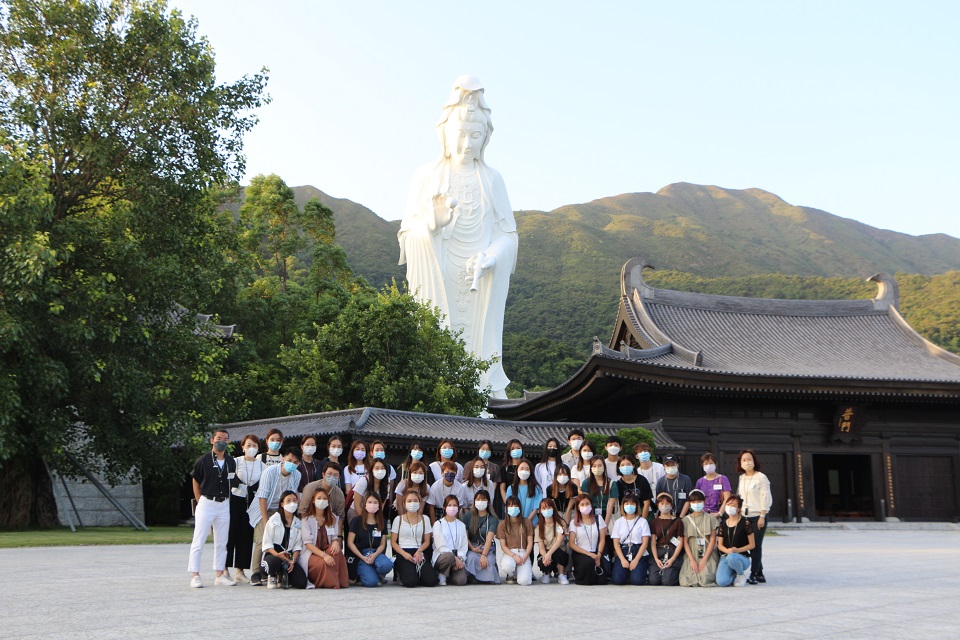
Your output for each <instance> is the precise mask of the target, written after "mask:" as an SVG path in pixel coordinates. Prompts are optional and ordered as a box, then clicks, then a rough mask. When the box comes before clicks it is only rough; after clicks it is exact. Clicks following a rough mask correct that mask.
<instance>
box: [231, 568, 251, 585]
mask: <svg viewBox="0 0 960 640" xmlns="http://www.w3.org/2000/svg"><path fill="white" fill-rule="evenodd" d="M233 580H234V582H250V578H248V577H247V574H245V573H244V572H243V569H237V570H236V571H234V572H233Z"/></svg>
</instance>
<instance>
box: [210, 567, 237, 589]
mask: <svg viewBox="0 0 960 640" xmlns="http://www.w3.org/2000/svg"><path fill="white" fill-rule="evenodd" d="M235 584H237V583H236V582H234V581H233V580H231V579H230V574H229V573H227V572H226V571H224V572H223V573H221V574H220V575H218V576H217V579H216V580H214V581H213V585H214V586H215V587H232V586H233V585H235Z"/></svg>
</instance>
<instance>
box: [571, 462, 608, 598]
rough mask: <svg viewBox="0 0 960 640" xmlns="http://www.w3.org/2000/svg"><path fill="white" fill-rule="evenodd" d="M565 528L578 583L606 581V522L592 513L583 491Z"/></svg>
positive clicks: (605, 582)
mask: <svg viewBox="0 0 960 640" xmlns="http://www.w3.org/2000/svg"><path fill="white" fill-rule="evenodd" d="M600 462H602V460H601V461H600ZM568 531H569V533H568V537H569V544H570V551H571V553H572V556H573V557H572V559H571V562H572V563H573V577H574V579H575V580H576V582H577V584H578V585H599V584H607V581H608V580H609V576H610V568H609V563H608V562H607V560H606V559H605V558H604V554H603V552H604V547H605V546H606V544H607V542H606V540H607V525H606V523H605V522H604V521H603V518H600V517H597V516H596V515H595V514H594V513H593V503H592V502H591V500H590V496H588V495H586V494H584V495H581V496H580V497H579V498H577V508H576V510H575V511H574V513H573V520H571V521H570V526H569V527H568Z"/></svg>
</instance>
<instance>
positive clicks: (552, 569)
mask: <svg viewBox="0 0 960 640" xmlns="http://www.w3.org/2000/svg"><path fill="white" fill-rule="evenodd" d="M533 541H534V544H536V545H537V551H538V555H537V566H538V567H540V572H541V574H542V575H541V577H540V582H541V583H543V584H550V576H556V577H557V582H559V583H560V584H569V583H570V581H569V580H567V573H566V567H567V565H568V564H569V563H570V556H569V555H567V551H566V549H564V546H566V542H567V523H566V521H564V519H563V518H561V517H560V516H559V515H557V505H556V504H554V502H553V500H551V499H550V498H544V499H543V500H541V501H540V518H539V522H537V525H536V526H535V527H534V528H533Z"/></svg>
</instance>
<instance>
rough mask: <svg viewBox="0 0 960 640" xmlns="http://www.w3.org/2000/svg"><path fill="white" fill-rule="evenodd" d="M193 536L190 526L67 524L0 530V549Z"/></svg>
mask: <svg viewBox="0 0 960 640" xmlns="http://www.w3.org/2000/svg"><path fill="white" fill-rule="evenodd" d="M192 539H193V527H151V528H150V531H138V530H136V529H134V528H132V527H86V528H83V529H81V528H79V527H78V528H77V532H76V533H73V532H72V531H70V529H69V528H67V527H60V528H57V529H35V530H22V531H0V549H13V548H16V547H72V546H77V545H84V546H85V545H103V544H182V543H188V542H190V541H191V540H192Z"/></svg>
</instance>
